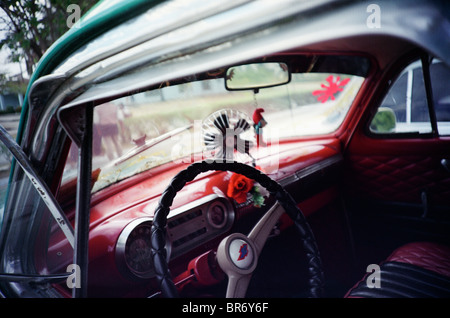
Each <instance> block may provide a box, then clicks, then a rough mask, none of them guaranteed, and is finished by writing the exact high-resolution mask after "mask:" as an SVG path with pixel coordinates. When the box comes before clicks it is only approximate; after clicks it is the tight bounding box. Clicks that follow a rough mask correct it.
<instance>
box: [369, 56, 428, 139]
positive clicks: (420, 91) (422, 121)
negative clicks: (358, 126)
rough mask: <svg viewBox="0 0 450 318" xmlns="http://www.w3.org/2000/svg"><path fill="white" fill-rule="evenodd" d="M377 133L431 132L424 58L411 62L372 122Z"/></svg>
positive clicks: (371, 129) (373, 129) (372, 129)
mask: <svg viewBox="0 0 450 318" xmlns="http://www.w3.org/2000/svg"><path fill="white" fill-rule="evenodd" d="M370 131H371V132H372V133H375V134H398V133H419V134H425V133H431V132H432V126H431V121H430V113H429V110H428V104H427V98H426V91H425V84H424V79H423V73H422V63H421V61H420V60H419V61H416V62H414V63H412V64H410V65H409V66H408V67H407V68H406V69H405V70H404V71H403V72H402V73H401V74H400V76H399V77H398V78H397V80H396V81H395V83H394V84H393V85H392V87H391V88H390V90H389V92H388V94H387V95H386V97H385V98H384V100H383V102H382V103H381V105H380V107H379V108H378V110H377V113H376V114H375V116H374V118H373V119H372V122H371V124H370Z"/></svg>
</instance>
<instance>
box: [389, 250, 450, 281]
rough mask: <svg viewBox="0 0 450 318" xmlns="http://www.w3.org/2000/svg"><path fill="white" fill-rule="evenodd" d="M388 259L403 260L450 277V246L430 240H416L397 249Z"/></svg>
mask: <svg viewBox="0 0 450 318" xmlns="http://www.w3.org/2000/svg"><path fill="white" fill-rule="evenodd" d="M387 261H393V262H403V263H408V264H412V265H416V266H420V267H422V268H425V269H428V270H431V271H434V272H436V273H439V274H441V275H444V276H448V277H450V247H448V246H443V245H439V244H435V243H430V242H416V243H410V244H406V245H404V246H402V247H401V248H398V249H397V250H395V251H394V252H393V253H392V254H391V255H390V256H389V257H388V259H387Z"/></svg>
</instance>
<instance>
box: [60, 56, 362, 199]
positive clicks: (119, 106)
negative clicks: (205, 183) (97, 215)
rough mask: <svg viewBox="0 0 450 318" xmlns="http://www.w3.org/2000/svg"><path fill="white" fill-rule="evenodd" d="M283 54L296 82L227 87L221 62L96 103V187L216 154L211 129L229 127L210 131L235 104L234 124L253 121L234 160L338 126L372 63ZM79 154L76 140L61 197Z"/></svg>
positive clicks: (71, 186)
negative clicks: (219, 114) (214, 67)
mask: <svg viewBox="0 0 450 318" xmlns="http://www.w3.org/2000/svg"><path fill="white" fill-rule="evenodd" d="M284 59H285V60H286V61H288V64H289V65H290V70H291V71H292V74H291V81H290V82H289V83H286V84H283V85H280V86H274V87H265V88H259V89H256V90H255V89H250V90H227V89H226V87H225V78H226V76H225V75H226V73H225V72H226V68H221V69H217V70H211V71H208V72H205V73H200V74H193V75H191V76H187V77H183V78H178V79H175V80H171V81H166V82H163V83H160V84H159V85H157V86H154V87H152V88H151V89H148V90H146V91H140V92H137V93H134V94H130V95H128V96H126V97H122V98H118V99H116V100H112V101H110V102H108V103H104V104H101V105H98V106H96V107H95V108H94V126H93V158H92V170H93V181H94V183H93V188H92V192H93V193H95V192H97V191H99V190H101V189H104V188H106V187H108V186H110V185H112V184H114V183H116V182H118V181H121V180H124V179H126V178H128V177H131V176H134V175H137V174H139V173H140V172H143V171H146V170H149V169H154V168H156V167H159V166H161V165H164V164H168V163H181V162H183V163H192V162H195V161H200V160H204V159H210V158H211V154H212V153H214V151H215V150H214V149H213V150H212V151H209V149H207V148H208V145H207V143H208V141H207V139H208V138H209V137H208V138H207V137H206V136H208V135H207V133H213V134H217V133H218V134H219V135H220V133H223V132H221V131H220V128H219V129H218V127H217V125H216V126H215V127H212V129H210V130H208V129H209V128H211V127H210V126H212V125H214V124H215V121H214V119H211V118H212V117H211V116H214V115H215V114H217V112H222V111H230V114H227V116H229V115H230V116H231V118H229V119H230V123H232V122H233V120H236V122H235V124H236V123H237V122H238V119H235V118H233V116H234V115H232V114H236V113H239V116H243V117H242V118H239V119H245V121H246V122H247V124H248V128H247V129H246V130H244V131H243V132H239V134H240V135H239V138H240V139H239V140H245V141H249V143H247V144H246V147H247V148H246V149H247V150H245V153H244V151H241V152H240V153H238V151H235V153H236V154H235V157H234V160H237V161H241V162H245V160H247V162H249V161H250V160H252V159H255V160H257V159H258V158H260V157H262V156H267V154H269V153H277V150H276V149H269V148H270V147H272V145H275V146H276V145H277V144H278V143H279V142H283V141H284V140H291V139H297V138H302V137H304V136H315V135H325V134H330V133H333V132H334V131H336V130H337V129H338V128H339V127H340V126H341V124H342V122H343V121H344V119H345V117H346V115H347V113H348V111H349V109H350V107H351V105H352V104H353V101H354V99H355V97H356V95H357V94H358V92H359V90H360V88H361V86H362V84H363V82H364V80H365V74H366V73H367V69H368V63H365V62H364V61H365V59H363V58H355V57H344V58H340V57H334V56H331V57H317V58H313V57H309V56H306V57H305V56H300V57H295V58H294V57H291V56H288V57H284ZM208 124H209V126H208ZM205 126H208V127H207V128H205ZM231 126H233V125H231ZM214 128H216V129H214ZM233 129H234V128H232V127H231V130H233ZM218 130H219V132H218ZM205 131H206V132H205ZM214 136H215V135H214ZM219 137H220V136H218V137H217V139H214V142H215V141H216V140H219V139H220V138H219ZM217 143H218V144H219V147H220V146H222V145H223V144H220V143H219V142H217ZM210 144H211V143H210ZM248 145H250V146H248ZM258 145H263V146H262V147H258ZM274 148H275V147H274ZM264 149H265V150H267V151H264ZM235 150H237V149H235ZM260 150H261V151H260ZM208 151H209V153H208ZM219 151H220V150H219ZM271 151H273V152H271ZM217 152H218V151H217ZM76 153H77V150H76V149H75V147H73V148H72V149H71V151H70V153H69V156H68V159H67V163H66V166H65V169H64V174H63V178H62V184H61V187H60V189H61V191H60V192H59V199H58V200H59V201H60V202H63V201H65V200H64V199H62V198H69V199H70V193H72V192H73V189H74V186H75V185H76V181H75V179H76V167H77V164H76V161H77V158H76ZM241 155H242V156H241ZM242 157H245V158H242ZM241 159H242V160H241Z"/></svg>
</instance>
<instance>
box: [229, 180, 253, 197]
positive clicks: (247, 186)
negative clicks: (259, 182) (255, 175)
mask: <svg viewBox="0 0 450 318" xmlns="http://www.w3.org/2000/svg"><path fill="white" fill-rule="evenodd" d="M252 188H253V180H251V179H249V178H247V177H246V176H243V175H241V174H237V173H234V174H233V175H232V176H231V179H230V183H228V190H227V195H228V196H229V197H230V198H233V199H234V200H236V202H237V203H244V202H245V201H247V193H248V192H249V191H250V190H251V189H252Z"/></svg>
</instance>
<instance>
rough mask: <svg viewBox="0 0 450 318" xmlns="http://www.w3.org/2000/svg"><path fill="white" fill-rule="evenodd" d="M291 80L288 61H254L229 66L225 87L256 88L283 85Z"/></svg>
mask: <svg viewBox="0 0 450 318" xmlns="http://www.w3.org/2000/svg"><path fill="white" fill-rule="evenodd" d="M290 80H291V75H290V72H289V68H288V66H287V64H286V63H280V62H266V63H253V64H245V65H239V66H233V67H230V68H228V69H227V71H226V76H225V87H226V88H227V89H228V90H247V89H253V90H255V89H260V88H266V87H273V86H278V85H283V84H286V83H289V81H290Z"/></svg>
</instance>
